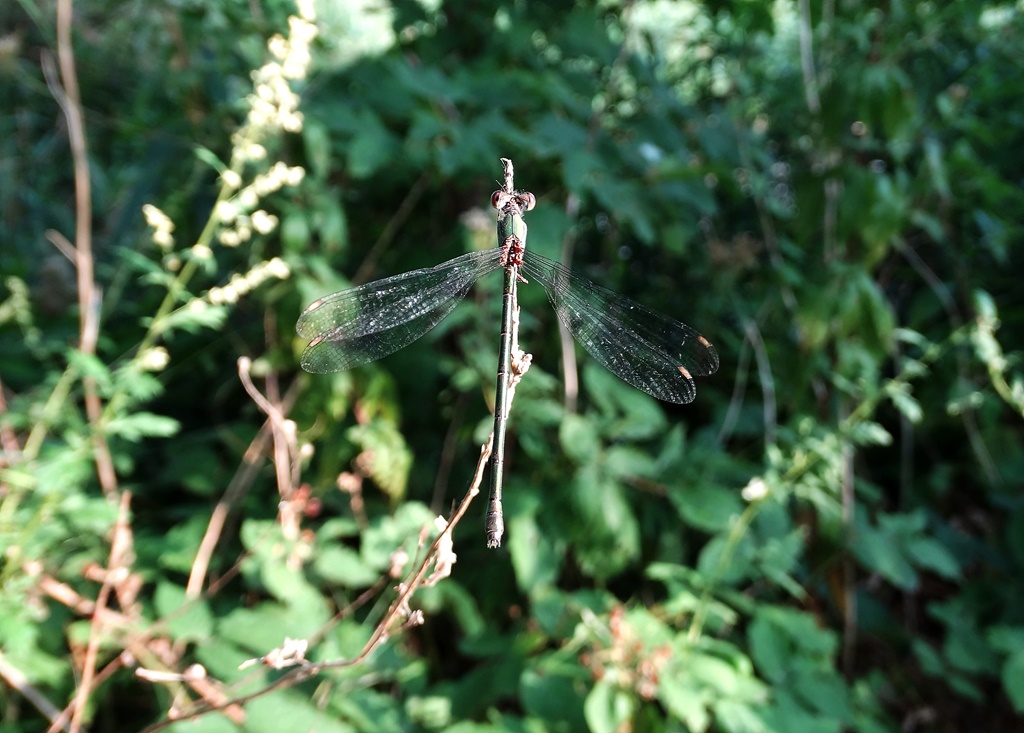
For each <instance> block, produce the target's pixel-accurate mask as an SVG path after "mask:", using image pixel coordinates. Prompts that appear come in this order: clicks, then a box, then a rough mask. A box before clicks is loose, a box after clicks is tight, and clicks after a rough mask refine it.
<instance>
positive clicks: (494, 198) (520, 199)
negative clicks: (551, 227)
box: [491, 188, 537, 213]
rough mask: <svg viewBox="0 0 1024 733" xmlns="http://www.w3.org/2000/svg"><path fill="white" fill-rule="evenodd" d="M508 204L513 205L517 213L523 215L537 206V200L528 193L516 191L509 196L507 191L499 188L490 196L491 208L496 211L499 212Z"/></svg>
mask: <svg viewBox="0 0 1024 733" xmlns="http://www.w3.org/2000/svg"><path fill="white" fill-rule="evenodd" d="M510 203H514V204H515V206H516V208H518V209H519V212H520V213H524V212H527V211H530V210H531V209H532V208H533V207H534V206H536V205H537V198H536V197H535V196H534V195H533V194H532V193H530V192H529V191H517V192H516V193H514V194H511V195H510V194H509V193H508V192H507V191H504V190H502V189H500V188H499V189H498V190H497V191H495V192H494V193H492V194H491V206H493V207H494V208H495V209H497V210H498V211H501V210H502V209H504V208H505V207H506V206H508V205H509V204H510Z"/></svg>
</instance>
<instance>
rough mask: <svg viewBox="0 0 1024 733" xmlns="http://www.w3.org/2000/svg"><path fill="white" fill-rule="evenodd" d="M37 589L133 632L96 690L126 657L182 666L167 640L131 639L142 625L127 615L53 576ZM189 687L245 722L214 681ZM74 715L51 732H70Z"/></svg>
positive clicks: (57, 722) (98, 677)
mask: <svg viewBox="0 0 1024 733" xmlns="http://www.w3.org/2000/svg"><path fill="white" fill-rule="evenodd" d="M111 577H116V575H112V576H111ZM37 585H38V587H39V589H40V590H41V591H43V592H44V593H45V594H46V595H48V596H49V597H50V598H52V599H54V600H55V601H57V602H58V603H61V604H63V605H65V606H67V607H68V608H70V609H71V610H73V611H75V612H76V613H78V614H80V615H82V616H92V617H93V619H94V620H96V619H98V620H99V621H100V622H101V623H102V624H103V625H104V626H106V627H108V628H114V629H118V630H119V631H127V632H129V636H128V640H127V642H126V643H125V645H124V646H125V649H126V652H125V653H123V654H122V655H121V656H119V657H118V658H117V659H114V660H113V661H112V662H110V663H109V664H108V665H107V666H106V667H104V669H103V670H102V671H101V672H100V673H98V674H96V675H95V676H94V678H93V685H94V686H95V685H97V684H99V683H100V682H101V681H103V680H105V679H106V678H107V677H109V676H110V675H111V674H113V672H114V671H116V670H117V669H120V668H121V667H123V666H125V664H126V662H125V658H126V655H127V656H128V657H132V658H134V659H138V660H142V661H143V662H144V663H145V664H148V665H149V666H150V667H154V668H155V667H162V668H165V669H174V668H176V667H177V666H178V664H179V661H180V660H179V657H178V655H177V654H176V653H175V652H174V650H173V648H172V646H171V644H170V642H169V641H168V640H167V639H164V638H159V637H154V636H152V635H151V634H150V633H149V632H148V631H147V630H145V629H142V630H141V631H138V632H136V633H135V634H134V635H131V632H132V631H133V630H136V629H138V628H139V623H138V621H137V620H136V619H134V618H130V617H128V616H126V615H125V614H123V613H119V612H118V611H114V610H112V609H110V608H107V607H106V606H100V605H99V604H98V602H94V601H92V600H90V599H88V598H84V597H83V596H81V595H79V594H78V593H77V592H76V591H75V590H74V589H73V588H71V587H70V586H68V585H67V584H65V583H61V582H60V581H58V580H56V579H54V578H52V577H51V576H48V575H44V576H41V577H40V578H39V581H38V583H37ZM187 683H188V686H189V687H191V688H192V689H193V690H194V691H195V692H196V694H198V695H199V696H201V697H202V698H203V699H204V700H206V701H207V702H208V704H209V705H210V707H211V708H216V709H222V710H223V711H224V714H225V715H227V716H228V717H229V718H231V719H232V720H234V721H236V722H239V723H240V722H242V721H243V720H244V719H245V711H244V710H242V709H241V708H233V707H231V706H229V705H228V704H227V701H226V696H225V694H224V693H223V692H222V691H221V690H219V689H217V687H216V686H215V684H214V682H213V681H212V680H209V679H190V680H187ZM70 713H71V708H69V709H68V710H65V711H64V712H63V713H61V715H60V717H58V718H57V719H56V720H54V721H53V724H52V725H51V727H50V729H49V730H50V731H54V732H55V731H57V730H62V729H67V719H68V718H69V717H70Z"/></svg>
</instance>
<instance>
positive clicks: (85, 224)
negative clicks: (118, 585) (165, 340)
mask: <svg viewBox="0 0 1024 733" xmlns="http://www.w3.org/2000/svg"><path fill="white" fill-rule="evenodd" d="M72 15H73V7H72V0H58V2H57V62H58V64H59V66H60V82H59V84H58V83H57V82H56V81H55V80H54V79H52V78H49V77H50V76H51V75H49V74H48V75H47V76H48V79H47V83H48V84H49V86H50V89H51V91H52V92H53V95H54V97H55V98H56V100H57V102H58V104H60V106H61V109H62V110H63V112H64V117H65V119H66V120H67V125H68V141H69V143H70V145H71V159H72V161H73V166H74V174H75V246H74V251H75V269H76V273H77V284H78V311H79V313H78V319H79V345H78V348H79V349H80V350H81V351H82V353H83V354H88V355H90V356H91V355H94V354H95V353H96V341H97V340H98V338H99V330H100V328H99V321H100V293H99V291H98V290H97V289H96V283H95V282H94V280H93V256H92V187H91V184H90V181H89V152H88V147H87V145H86V139H85V122H84V120H83V118H82V100H81V95H80V93H79V89H78V73H77V71H76V69H75V56H74V50H73V48H72V46H71V22H72ZM44 69H45V64H44ZM82 389H83V392H84V398H85V412H86V415H87V416H88V418H89V424H90V425H91V426H92V440H93V449H94V453H95V460H96V475H97V477H98V478H99V481H100V486H102V487H103V491H104V493H105V494H106V495H107V498H108V499H111V500H114V499H116V497H117V474H116V473H115V471H114V462H113V459H112V458H111V456H110V449H109V447H108V446H107V441H106V438H105V437H104V435H103V432H102V424H103V405H102V403H101V402H100V397H99V393H98V392H97V388H96V382H95V381H94V380H93V379H91V378H89V377H85V378H83V379H82Z"/></svg>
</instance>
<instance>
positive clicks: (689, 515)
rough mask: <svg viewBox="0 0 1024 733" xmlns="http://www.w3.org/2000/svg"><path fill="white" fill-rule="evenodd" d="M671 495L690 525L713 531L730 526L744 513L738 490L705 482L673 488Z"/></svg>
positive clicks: (671, 498)
mask: <svg viewBox="0 0 1024 733" xmlns="http://www.w3.org/2000/svg"><path fill="white" fill-rule="evenodd" d="M668 496H669V499H670V500H671V501H672V503H673V504H674V505H675V506H676V509H677V510H678V511H679V514H680V515H681V516H682V517H683V519H684V520H685V521H686V522H687V524H690V525H692V526H694V527H697V528H698V529H703V530H707V531H709V532H717V531H719V530H722V529H725V528H727V527H729V526H730V525H731V524H732V522H733V521H735V519H736V518H737V517H738V516H739V515H740V514H741V513H742V512H743V502H742V499H741V497H740V495H739V493H738V492H736V491H733V490H731V489H725V488H721V487H717V486H712V485H709V484H705V483H700V484H697V485H695V486H686V487H673V488H672V489H671V491H670V492H669V495H668Z"/></svg>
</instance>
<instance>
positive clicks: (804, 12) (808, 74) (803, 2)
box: [798, 0, 821, 116]
mask: <svg viewBox="0 0 1024 733" xmlns="http://www.w3.org/2000/svg"><path fill="white" fill-rule="evenodd" d="M798 7H799V9H800V71H801V72H802V73H803V77H804V98H805V99H806V101H807V109H808V110H809V111H810V113H811V114H812V115H814V116H817V114H818V112H819V111H820V110H821V100H820V99H819V97H818V77H817V74H816V73H815V71H814V48H813V45H812V39H811V35H812V32H813V29H812V28H811V5H810V2H808V0H799V2H798Z"/></svg>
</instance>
